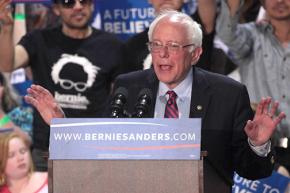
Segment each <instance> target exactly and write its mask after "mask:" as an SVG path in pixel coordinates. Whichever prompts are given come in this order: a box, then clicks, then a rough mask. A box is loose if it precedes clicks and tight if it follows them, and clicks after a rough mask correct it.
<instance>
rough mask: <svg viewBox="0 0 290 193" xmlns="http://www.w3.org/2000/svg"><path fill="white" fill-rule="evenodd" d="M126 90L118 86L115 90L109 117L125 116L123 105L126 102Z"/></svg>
mask: <svg viewBox="0 0 290 193" xmlns="http://www.w3.org/2000/svg"><path fill="white" fill-rule="evenodd" d="M127 97H128V91H127V89H126V88H124V87H119V88H117V90H116V91H115V94H114V98H113V100H112V102H111V115H110V116H111V117H112V118H120V117H126V116H127V114H126V113H125V111H124V105H125V104H126V102H127Z"/></svg>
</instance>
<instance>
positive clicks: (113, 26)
mask: <svg viewBox="0 0 290 193" xmlns="http://www.w3.org/2000/svg"><path fill="white" fill-rule="evenodd" d="M95 12H96V14H95V15H96V16H95V20H94V21H93V26H95V27H97V28H100V29H103V30H105V31H107V32H111V33H115V34H117V35H118V36H119V37H120V38H121V39H123V40H125V39H128V37H130V36H132V35H133V34H136V33H140V32H142V31H144V30H145V29H146V28H147V27H149V24H150V21H151V20H152V19H153V18H154V9H153V8H152V7H151V5H150V4H149V3H148V1H147V0H138V1H136V0H118V1H116V0H96V1H95Z"/></svg>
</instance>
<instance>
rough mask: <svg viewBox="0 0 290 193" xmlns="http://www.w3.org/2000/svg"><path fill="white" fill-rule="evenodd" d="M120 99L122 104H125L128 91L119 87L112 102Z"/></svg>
mask: <svg viewBox="0 0 290 193" xmlns="http://www.w3.org/2000/svg"><path fill="white" fill-rule="evenodd" d="M118 98H119V99H121V100H124V102H123V103H126V100H127V98H128V90H127V88H125V87H119V88H117V89H116V91H115V93H114V100H116V99H118Z"/></svg>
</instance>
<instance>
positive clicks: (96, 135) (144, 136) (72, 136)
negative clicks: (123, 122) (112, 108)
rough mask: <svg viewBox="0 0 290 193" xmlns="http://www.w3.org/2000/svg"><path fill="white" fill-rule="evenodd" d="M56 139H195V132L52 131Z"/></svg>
mask: <svg viewBox="0 0 290 193" xmlns="http://www.w3.org/2000/svg"><path fill="white" fill-rule="evenodd" d="M54 139H55V140H56V141H63V140H64V141H195V133H54Z"/></svg>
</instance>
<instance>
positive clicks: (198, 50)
mask: <svg viewBox="0 0 290 193" xmlns="http://www.w3.org/2000/svg"><path fill="white" fill-rule="evenodd" d="M201 54H202V47H197V48H195V49H194V50H193V52H192V53H191V63H192V65H195V64H196V63H197V62H198V60H199V58H200V55H201Z"/></svg>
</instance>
